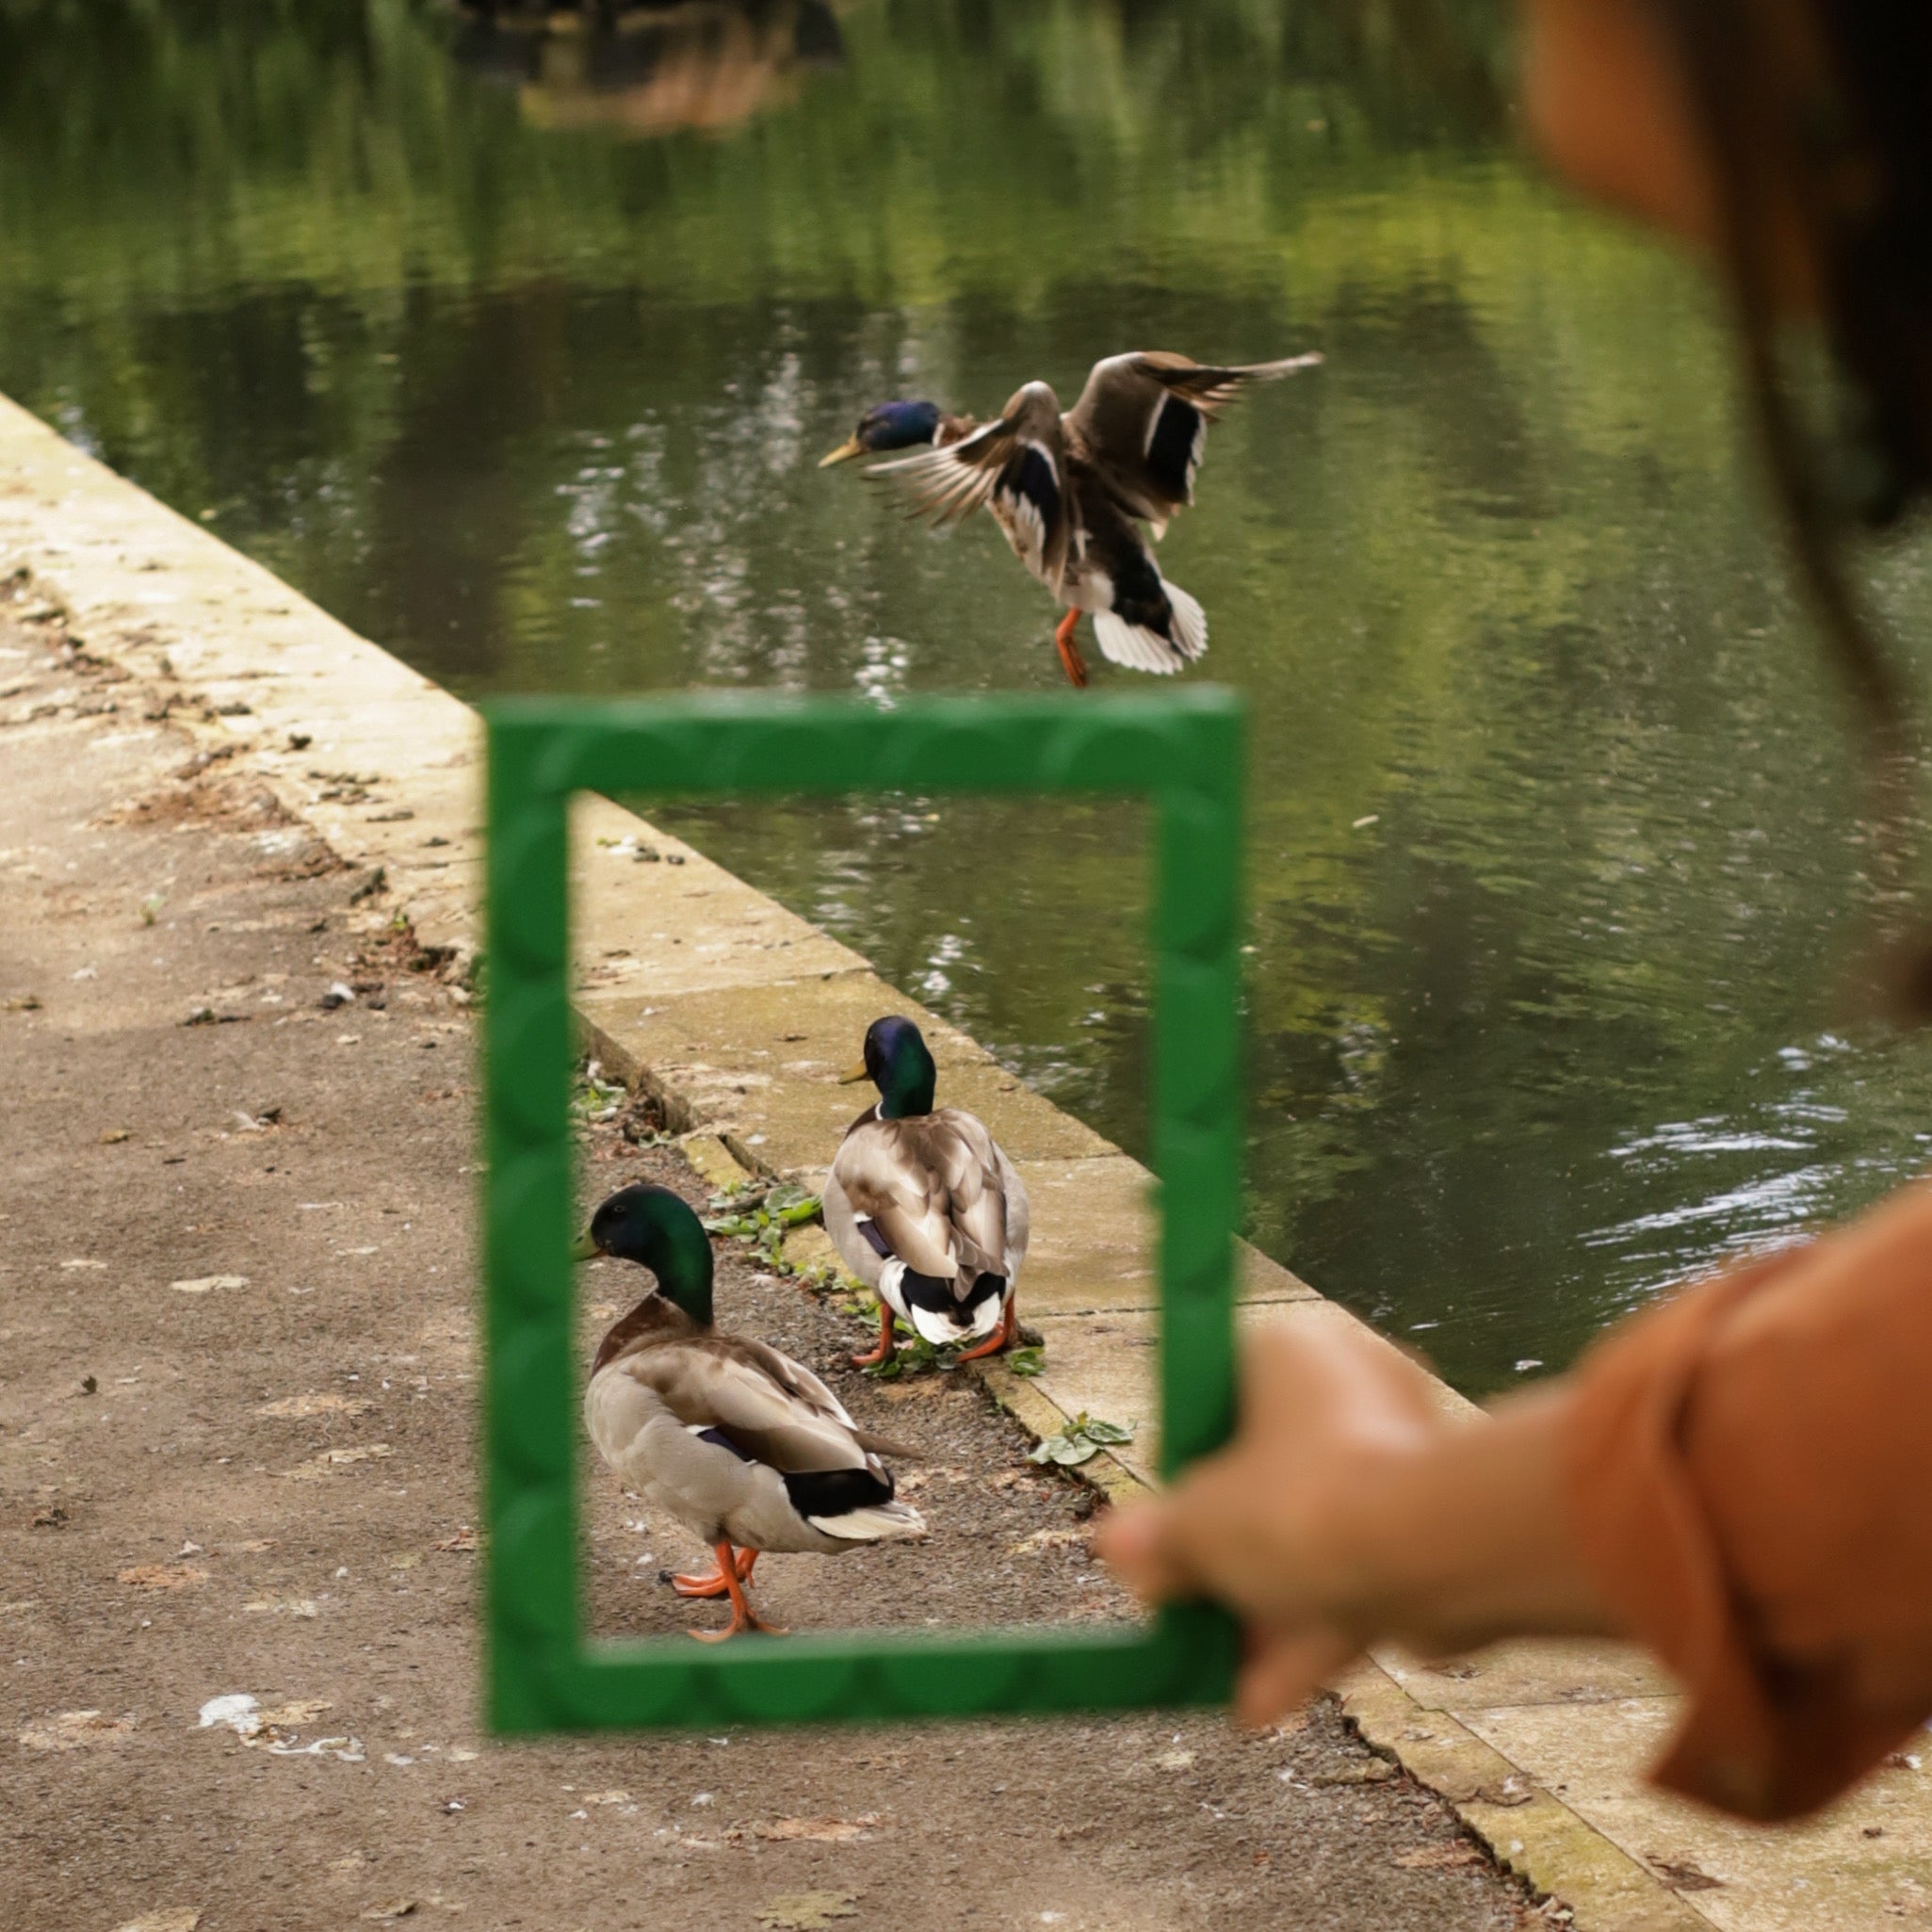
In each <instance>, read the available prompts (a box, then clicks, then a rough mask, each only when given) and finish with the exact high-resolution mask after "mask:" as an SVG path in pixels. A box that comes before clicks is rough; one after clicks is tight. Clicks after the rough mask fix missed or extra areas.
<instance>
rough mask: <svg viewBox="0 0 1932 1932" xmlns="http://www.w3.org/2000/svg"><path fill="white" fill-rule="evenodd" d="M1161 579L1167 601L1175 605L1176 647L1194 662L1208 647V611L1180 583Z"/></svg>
mask: <svg viewBox="0 0 1932 1932" xmlns="http://www.w3.org/2000/svg"><path fill="white" fill-rule="evenodd" d="M1161 583H1162V585H1163V586H1164V587H1165V589H1166V592H1167V601H1168V602H1169V603H1170V604H1171V605H1173V606H1174V642H1175V647H1176V648H1177V650H1178V651H1179V652H1180V655H1181V656H1182V657H1183V658H1186V659H1187V660H1188V662H1189V663H1190V664H1192V663H1193V661H1194V660H1195V658H1200V657H1202V656H1204V655H1205V654H1206V652H1207V649H1208V617H1207V613H1206V612H1205V611H1204V610H1203V609H1201V607H1200V606H1199V605H1198V604H1197V603H1195V601H1194V600H1193V598H1192V597H1191V596H1189V595H1188V593H1186V592H1185V591H1184V590H1182V589H1181V587H1180V586H1179V585H1178V584H1170V583H1168V582H1167V579H1166V578H1165V577H1162V578H1161Z"/></svg>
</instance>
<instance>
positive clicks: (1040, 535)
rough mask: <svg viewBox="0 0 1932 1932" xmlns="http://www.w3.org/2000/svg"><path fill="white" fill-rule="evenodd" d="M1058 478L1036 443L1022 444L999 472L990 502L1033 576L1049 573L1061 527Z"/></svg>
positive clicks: (1051, 464) (1053, 567)
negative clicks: (991, 501)
mask: <svg viewBox="0 0 1932 1932" xmlns="http://www.w3.org/2000/svg"><path fill="white" fill-rule="evenodd" d="M1061 501H1062V499H1061V494H1060V478H1059V476H1058V475H1057V474H1056V473H1055V471H1054V467H1053V461H1052V459H1051V458H1050V457H1049V456H1047V453H1046V451H1045V450H1043V449H1042V448H1041V447H1040V446H1038V445H1037V444H1035V443H1022V444H1021V445H1020V446H1019V450H1018V453H1017V454H1016V455H1015V456H1014V457H1013V459H1012V460H1011V461H1010V462H1009V463H1007V464H1006V466H1005V468H1004V469H1002V470H1001V471H1000V472H999V480H998V482H997V483H996V484H995V485H994V486H993V505H994V508H995V510H996V511H998V514H999V517H1000V521H1001V522H1002V523H1003V524H1004V525H1005V526H1006V533H1007V536H1008V538H1009V539H1010V540H1011V542H1012V544H1013V547H1014V550H1015V554H1016V555H1017V556H1018V558H1019V560H1020V561H1021V562H1022V563H1024V564H1025V565H1026V567H1027V568H1028V569H1029V570H1030V571H1031V572H1032V573H1033V575H1034V576H1049V575H1052V574H1053V572H1054V571H1055V570H1057V565H1056V564H1051V563H1050V562H1049V560H1051V559H1054V558H1055V557H1057V554H1058V551H1059V543H1058V541H1057V540H1058V538H1059V535H1060V528H1061V515H1060V513H1061Z"/></svg>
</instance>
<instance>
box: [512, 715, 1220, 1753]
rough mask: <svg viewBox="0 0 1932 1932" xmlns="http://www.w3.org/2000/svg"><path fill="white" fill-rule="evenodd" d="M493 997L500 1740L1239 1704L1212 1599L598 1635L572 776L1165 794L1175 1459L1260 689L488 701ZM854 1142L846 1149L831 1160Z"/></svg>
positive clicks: (1197, 1409) (1201, 1284)
mask: <svg viewBox="0 0 1932 1932" xmlns="http://www.w3.org/2000/svg"><path fill="white" fill-rule="evenodd" d="M487 723H488V733H489V832H490V837H489V857H488V871H487V887H486V892H487V903H488V922H489V933H488V951H487V961H488V998H487V1000H486V1002H485V1005H484V1047H483V1064H484V1107H485V1123H486V1134H487V1151H488V1169H487V1173H488V1179H487V1182H486V1185H485V1188H484V1202H483V1207H484V1226H485V1237H484V1255H485V1277H486V1297H487V1312H486V1329H485V1332H486V1356H485V1378H486V1388H485V1404H486V1408H485V1413H486V1431H487V1446H488V1454H489V1472H488V1494H487V1500H486V1510H487V1517H488V1523H489V1550H488V1595H487V1612H486V1621H487V1632H486V1653H487V1663H486V1670H487V1677H488V1712H489V1721H490V1723H491V1724H492V1726H493V1727H494V1728H495V1729H496V1730H498V1731H501V1732H513V1731H520V1732H531V1731H552V1730H564V1729H574V1730H575V1729H611V1728H617V1727H632V1728H654V1727H701V1728H704V1729H713V1730H715V1729H720V1728H722V1727H723V1726H726V1725H772V1724H805V1723H820V1722H824V1721H829V1720H837V1719H880V1718H896V1719H904V1718H916V1717H929V1718H930V1717H984V1716H989V1715H992V1714H995V1713H1049V1712H1063V1711H1080V1710H1085V1711H1091V1710H1103V1709H1115V1710H1124V1709H1129V1708H1144V1707H1147V1706H1154V1705H1177V1704H1201V1703H1223V1702H1226V1699H1227V1697H1228V1694H1229V1690H1230V1687H1231V1685H1232V1682H1233V1673H1234V1666H1235V1657H1236V1646H1235V1633H1234V1630H1233V1626H1232V1625H1231V1623H1230V1622H1229V1621H1228V1619H1227V1618H1226V1616H1225V1615H1223V1614H1222V1613H1221V1612H1219V1611H1218V1610H1215V1609H1213V1608H1211V1607H1210V1606H1208V1605H1205V1604H1182V1605H1178V1606H1175V1607H1171V1608H1169V1609H1167V1610H1165V1611H1163V1612H1162V1613H1161V1615H1159V1616H1158V1617H1156V1618H1155V1619H1153V1620H1152V1622H1150V1623H1149V1624H1146V1625H1144V1626H1139V1627H1135V1628H1130V1629H1128V1630H1125V1631H1123V1630H1120V1629H1115V1630H1112V1631H1111V1632H1110V1631H1108V1630H1106V1629H1104V1628H1103V1629H1102V1630H1100V1631H1097V1632H1096V1630H1095V1629H1094V1628H1093V1627H1091V1626H1084V1627H1080V1626H1050V1625H1049V1626H1021V1627H1015V1628H1006V1629H996V1630H988V1631H962V1632H947V1633H940V1634H934V1633H929V1632H924V1631H919V1630H907V1631H905V1632H871V1631H864V1632H850V1633H846V1634H835V1635H826V1636H805V1637H787V1638H784V1639H777V1640H767V1639H763V1638H759V1637H741V1638H739V1639H738V1640H737V1641H735V1642H733V1643H731V1644H728V1645H723V1646H721V1647H719V1648H715V1649H713V1648H708V1647H706V1646H702V1645H698V1644H693V1643H692V1642H690V1639H689V1638H688V1637H684V1636H678V1637H675V1638H672V1639H668V1640H667V1639H653V1640H649V1641H642V1642H640V1641H637V1640H607V1639H593V1638H589V1637H587V1636H586V1634H585V1631H584V1605H583V1593H582V1589H581V1585H580V1580H579V1576H578V1571H577V1564H576V1552H577V1548H578V1517H577V1478H578V1469H577V1458H578V1454H579V1444H580V1441H581V1434H582V1432H581V1429H580V1426H579V1422H578V1411H579V1404H580V1394H581V1380H582V1375H583V1371H584V1365H583V1364H582V1363H580V1362H578V1361H576V1359H575V1358H574V1345H573V1336H572V1313H573V1307H574V1297H575V1284H574V1281H573V1278H572V1277H573V1268H572V1263H571V1260H570V1244H571V1238H572V1236H573V1234H574V1233H575V1231H576V1228H575V1219H576V1203H575V1195H574V1188H573V1179H574V1161H573V1154H572V1139H571V1131H570V1094H571V1077H572V1065H573V1059H572V1047H573V1033H572V1022H571V1012H570V996H569V985H568V971H567V968H568V962H569V959H570V944H569V928H570V916H569V904H568V890H567V877H568V870H567V858H568V854H567V850H566V845H567V817H568V807H569V802H570V797H571V794H572V793H573V792H575V791H577V790H593V791H599V792H605V793H625V794H649V795H655V796H659V797H687V798H689V797H693V796H716V795H718V794H721V793H732V794H737V795H740V796H742V795H765V794H774V793H818V794H830V793H850V792H864V791H885V790H903V791H916V792H919V793H927V794H931V793H940V792H987V791H990V792H1032V791H1038V792H1059V791H1081V792H1104V793H1112V794H1130V795H1138V796H1141V797H1144V798H1146V799H1148V800H1149V801H1150V802H1151V803H1152V804H1153V807H1154V815H1155V841H1156V853H1157V856H1156V868H1155V869H1156V890H1155V899H1154V905H1153V911H1152V934H1151V937H1152V953H1153V982H1154V1029H1153V1031H1154V1052H1153V1069H1154V1072H1153V1096H1152V1097H1153V1108H1152V1150H1153V1165H1154V1168H1155V1171H1156V1173H1157V1174H1158V1175H1159V1176H1160V1177H1161V1188H1160V1199H1161V1242H1160V1268H1161V1348H1160V1371H1161V1468H1162V1471H1163V1473H1166V1474H1172V1472H1173V1471H1174V1470H1175V1469H1178V1468H1179V1467H1180V1466H1181V1465H1182V1464H1184V1463H1186V1462H1188V1461H1189V1460H1191V1459H1192V1458H1193V1457H1194V1456H1197V1455H1201V1454H1203V1453H1206V1452H1207V1451H1209V1450H1211V1449H1214V1448H1216V1447H1217V1446H1218V1445H1219V1444H1220V1443H1221V1442H1223V1441H1224V1440H1225V1439H1226V1435H1227V1432H1228V1429H1229V1427H1230V1425H1231V1422H1232V1420H1233V1412H1234V1334H1233V1268H1234V1250H1233V1238H1234V1229H1235V1217H1236V1213H1237V1211H1238V1208H1239V1200H1240V1175H1241V1155H1242V1145H1241V1098H1240V1094H1241V1067H1240V1022H1239V1015H1238V1001H1239V988H1240V962H1239V957H1238V946H1237V934H1238V930H1239V925H1238V920H1239V911H1238V905H1239V880H1240V873H1241V796H1242V711H1241V706H1240V704H1239V702H1238V701H1237V700H1236V699H1235V698H1234V697H1233V696H1232V695H1231V694H1230V693H1228V692H1226V691H1223V690H1216V689H1214V688H1212V687H1201V686H1196V687H1194V688H1193V689H1191V690H1185V691H1180V692H1177V693H1174V694H1172V695H1163V696H1160V697H1154V696H1135V695H1122V696H1115V695H1112V694H1109V695H1100V696H1096V695H1089V696H1085V697H1074V696H1072V695H1071V694H1068V695H1066V696H1061V697H1036V698H1030V697H1012V696H1000V697H933V698H920V699H917V700H913V701H908V702H906V703H904V704H902V705H901V706H899V707H897V708H896V709H893V710H890V711H881V710H879V709H877V708H876V707H875V706H871V705H869V704H864V703H853V702H850V701H846V700H840V699H819V698H812V699H787V698H785V697H779V696H762V695H761V696H749V695H748V696H742V697H739V696H695V697H681V698H675V699H669V700H661V701H660V700H648V701H636V702H625V703H616V704H603V703H599V704H591V703H585V702H577V701H573V700H567V699H530V700H522V701H513V702H505V703H500V704H496V705H494V706H490V707H489V710H488V713H487ZM831 1151H832V1150H831V1149H830V1148H827V1150H826V1152H827V1155H828V1157H829V1155H830V1153H831Z"/></svg>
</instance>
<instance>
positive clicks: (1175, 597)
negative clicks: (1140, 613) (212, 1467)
mask: <svg viewBox="0 0 1932 1932" xmlns="http://www.w3.org/2000/svg"><path fill="white" fill-rule="evenodd" d="M1161 585H1162V588H1163V589H1164V590H1165V591H1166V593H1167V602H1168V604H1169V606H1170V607H1171V608H1172V609H1173V611H1174V618H1173V625H1174V638H1173V641H1171V642H1170V641H1169V640H1168V639H1166V638H1163V637H1162V636H1161V634H1160V633H1159V632H1158V631H1151V630H1149V629H1147V628H1146V626H1145V625H1138V624H1129V623H1128V621H1127V619H1126V618H1124V617H1121V616H1119V615H1117V614H1116V613H1115V612H1113V611H1112V610H1096V611H1095V612H1094V637H1095V639H1096V641H1097V642H1098V644H1099V646H1100V653H1101V656H1103V657H1104V658H1108V659H1110V660H1111V661H1112V662H1113V663H1115V664H1125V665H1126V666H1127V668H1128V670H1129V671H1150V672H1152V673H1153V674H1154V675H1155V676H1156V677H1171V676H1172V675H1173V674H1174V673H1175V672H1177V671H1178V670H1179V669H1180V667H1181V666H1182V665H1183V664H1192V663H1193V661H1194V659H1195V658H1198V657H1200V656H1201V654H1202V653H1203V652H1204V651H1206V650H1207V648H1208V620H1207V617H1206V616H1205V615H1204V614H1203V612H1202V609H1201V607H1200V606H1199V605H1198V604H1197V603H1195V602H1194V600H1193V598H1192V597H1191V596H1189V595H1188V593H1186V592H1185V591H1184V590H1182V589H1181V588H1180V586H1179V585H1178V584H1170V583H1168V582H1167V580H1166V579H1165V578H1164V577H1163V578H1162V579H1161Z"/></svg>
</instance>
